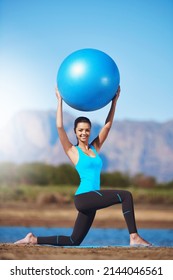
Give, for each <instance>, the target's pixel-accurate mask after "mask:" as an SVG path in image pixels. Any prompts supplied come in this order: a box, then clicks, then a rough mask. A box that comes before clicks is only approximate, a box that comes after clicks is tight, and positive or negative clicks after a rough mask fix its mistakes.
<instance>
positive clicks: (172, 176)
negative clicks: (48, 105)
mask: <svg viewBox="0 0 173 280" xmlns="http://www.w3.org/2000/svg"><path fill="white" fill-rule="evenodd" d="M74 119H75V117H74V116H72V115H70V114H69V113H67V112H65V113H64V126H65V129H66V131H67V134H68V136H69V138H70V140H71V141H72V142H73V143H74V144H76V137H75V134H74V131H73V122H74ZM91 121H92V120H91ZM100 129H101V126H100V125H99V124H98V123H93V126H92V133H91V140H92V139H93V138H94V137H96V135H97V134H98V133H99V131H100ZM100 155H101V157H102V159H103V170H104V171H110V172H111V171H121V172H123V173H128V174H129V175H133V176H134V175H136V174H138V173H143V174H145V175H147V176H153V177H155V178H156V179H157V180H158V181H171V180H173V120H170V121H167V122H164V123H159V122H154V121H132V120H122V121H120V120H116V121H114V123H113V126H112V129H111V131H110V134H109V137H108V138H107V140H106V142H105V143H104V145H103V148H102V150H101V154H100ZM7 161H8V162H14V163H18V164H21V163H26V162H45V163H49V164H53V165H59V164H62V163H70V162H69V159H68V158H67V156H66V155H65V153H64V151H63V149H62V147H61V144H60V141H59V137H58V133H57V129H56V112H55V111H22V112H19V113H17V114H16V115H15V116H14V117H13V118H12V119H11V121H10V122H9V123H8V124H7V125H6V127H4V128H3V129H1V130H0V162H7Z"/></svg>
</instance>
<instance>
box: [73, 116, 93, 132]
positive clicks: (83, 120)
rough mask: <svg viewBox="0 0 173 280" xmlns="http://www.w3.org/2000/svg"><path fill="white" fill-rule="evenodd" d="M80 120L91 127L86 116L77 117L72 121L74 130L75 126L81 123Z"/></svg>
mask: <svg viewBox="0 0 173 280" xmlns="http://www.w3.org/2000/svg"><path fill="white" fill-rule="evenodd" d="M81 122H83V123H88V124H89V125H90V127H91V121H90V120H89V119H88V118H86V117H79V118H77V119H76V120H75V121H74V131H76V127H77V125H78V123H81Z"/></svg>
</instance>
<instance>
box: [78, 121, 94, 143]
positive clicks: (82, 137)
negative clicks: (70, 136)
mask: <svg viewBox="0 0 173 280" xmlns="http://www.w3.org/2000/svg"><path fill="white" fill-rule="evenodd" d="M90 131H91V127H90V124H89V123H86V122H80V123H78V124H77V127H76V130H75V133H76V137H77V139H78V141H81V142H88V140H89V136H90Z"/></svg>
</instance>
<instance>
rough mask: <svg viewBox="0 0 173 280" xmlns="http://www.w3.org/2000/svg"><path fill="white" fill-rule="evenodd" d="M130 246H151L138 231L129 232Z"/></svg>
mask: <svg viewBox="0 0 173 280" xmlns="http://www.w3.org/2000/svg"><path fill="white" fill-rule="evenodd" d="M130 246H146V247H148V246H152V244H151V243H149V242H148V241H146V240H144V239H143V238H142V237H140V236H139V234H138V233H131V234H130Z"/></svg>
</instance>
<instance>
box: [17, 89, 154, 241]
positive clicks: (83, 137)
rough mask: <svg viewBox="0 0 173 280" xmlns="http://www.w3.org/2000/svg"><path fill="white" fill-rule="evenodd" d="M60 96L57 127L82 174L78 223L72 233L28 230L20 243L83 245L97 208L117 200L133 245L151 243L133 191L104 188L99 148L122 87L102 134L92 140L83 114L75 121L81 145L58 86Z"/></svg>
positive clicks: (78, 170)
mask: <svg viewBox="0 0 173 280" xmlns="http://www.w3.org/2000/svg"><path fill="white" fill-rule="evenodd" d="M56 95H57V98H58V108H57V129H58V134H59V138H60V141H61V144H62V146H63V148H64V151H65V153H66V154H67V156H68V157H69V159H70V160H71V162H72V163H73V164H74V166H75V168H76V170H77V172H78V173H79V176H80V185H79V187H78V188H77V191H76V193H75V196H74V203H75V206H76V208H77V210H78V216H77V219H76V221H75V224H74V228H73V232H72V235H71V236H46V237H41V236H38V237H36V236H34V235H33V234H32V233H28V234H27V235H26V237H25V238H24V239H21V240H19V241H17V242H16V243H18V244H19V243H31V244H49V245H57V246H76V245H80V244H81V242H82V241H83V240H84V238H85V236H86V235H87V233H88V231H89V229H90V227H91V225H92V222H93V220H94V217H95V214H96V211H97V210H99V209H102V208H105V207H108V206H111V205H114V204H118V203H121V204H122V211H123V215H124V218H125V221H126V224H127V228H128V231H129V235H130V245H144V246H149V245H150V243H149V242H147V241H145V240H144V239H143V238H141V237H140V236H139V234H138V233H137V228H136V222H135V215H134V207H133V198H132V195H131V193H130V192H129V191H125V190H100V173H101V168H102V161H101V158H100V156H99V151H100V149H101V147H102V145H103V143H104V141H105V140H106V138H107V136H108V134H109V131H110V128H111V126H112V123H113V118H114V113H115V109H116V104H117V100H118V98H119V95H120V87H119V88H118V91H117V93H116V95H115V97H114V99H113V100H112V103H111V107H110V110H109V113H108V116H107V118H106V121H105V125H104V126H103V128H102V129H101V131H100V133H99V135H98V136H97V137H96V138H95V139H94V140H93V141H92V142H91V143H90V142H89V137H90V132H91V122H90V120H89V119H88V118H86V117H79V118H77V119H76V120H75V123H74V132H75V134H76V137H77V145H73V144H72V143H71V142H70V140H69V138H68V136H67V134H66V132H65V129H64V126H63V110H62V103H63V100H62V97H61V95H60V93H59V91H58V89H56Z"/></svg>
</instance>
